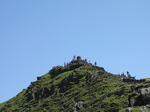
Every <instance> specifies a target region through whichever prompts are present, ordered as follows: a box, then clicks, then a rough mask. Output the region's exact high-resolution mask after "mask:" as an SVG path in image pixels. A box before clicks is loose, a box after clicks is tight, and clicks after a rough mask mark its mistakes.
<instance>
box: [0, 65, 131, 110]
mask: <svg viewBox="0 0 150 112" xmlns="http://www.w3.org/2000/svg"><path fill="white" fill-rule="evenodd" d="M130 94H131V93H130V86H129V85H127V84H124V83H123V82H122V81H121V78H120V77H119V76H116V75H113V74H111V73H108V72H106V71H105V70H104V69H103V68H101V67H96V66H78V67H77V66H76V67H54V68H53V69H52V70H50V71H49V72H48V73H47V74H45V75H43V76H41V77H37V81H35V82H31V85H30V86H29V87H28V88H27V89H24V90H23V91H22V92H20V93H19V94H18V95H17V96H16V97H14V98H12V99H10V100H9V101H7V102H5V103H3V104H0V112H75V111H77V112H117V111H119V110H121V109H123V108H126V107H128V104H129V103H128V96H129V95H130Z"/></svg>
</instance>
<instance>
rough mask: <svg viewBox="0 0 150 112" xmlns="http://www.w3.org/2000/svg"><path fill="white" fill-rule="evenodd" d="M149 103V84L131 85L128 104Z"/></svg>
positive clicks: (140, 104)
mask: <svg viewBox="0 0 150 112" xmlns="http://www.w3.org/2000/svg"><path fill="white" fill-rule="evenodd" d="M147 104H150V84H149V83H146V84H143V85H137V87H132V94H131V95H130V96H129V106H131V107H133V106H142V105H147Z"/></svg>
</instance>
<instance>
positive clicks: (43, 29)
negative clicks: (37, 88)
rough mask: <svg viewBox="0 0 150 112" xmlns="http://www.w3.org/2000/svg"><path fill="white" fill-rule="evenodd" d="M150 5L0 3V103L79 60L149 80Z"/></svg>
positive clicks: (114, 0)
mask: <svg viewBox="0 0 150 112" xmlns="http://www.w3.org/2000/svg"><path fill="white" fill-rule="evenodd" d="M149 6H150V1H149V0H142V1H141V0H124V1H123V0H44V1H41V0H24V1H22V0H0V76H1V81H0V85H1V86H0V90H1V93H0V96H1V97H0V102H4V101H6V100H8V99H10V98H12V97H14V96H15V95H17V94H18V93H19V92H21V91H22V89H25V88H27V87H28V86H29V85H30V82H31V81H36V77H37V76H42V75H44V74H45V73H47V72H48V71H49V70H50V69H51V68H52V67H53V66H56V65H63V63H64V62H69V61H71V60H72V57H73V56H74V55H80V56H82V58H87V59H88V60H90V61H91V62H92V63H94V62H95V61H97V63H98V66H101V67H104V68H105V70H106V71H108V72H111V73H113V74H118V73H122V72H126V71H129V72H130V74H131V75H132V76H136V78H137V79H140V78H148V77H150V76H149V75H150V70H149V67H150V58H149V57H150V52H149V48H150V44H149V43H150V7H149Z"/></svg>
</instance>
